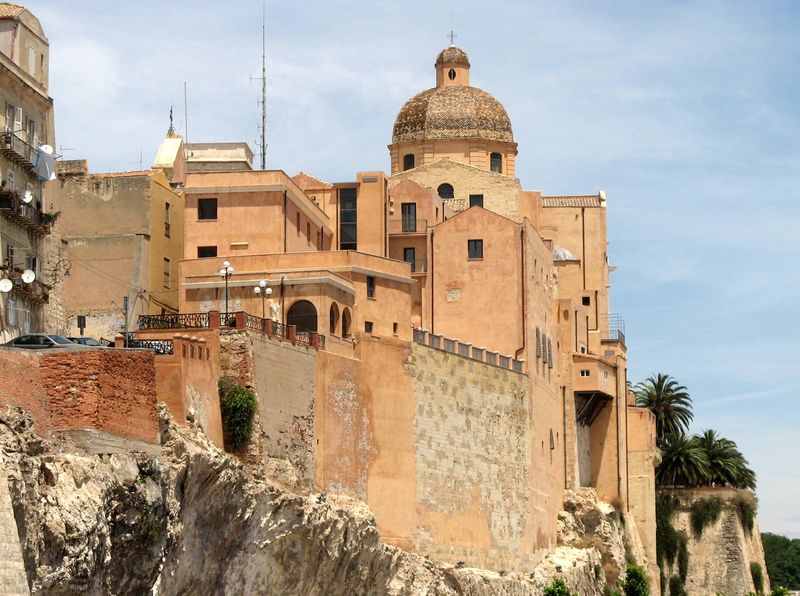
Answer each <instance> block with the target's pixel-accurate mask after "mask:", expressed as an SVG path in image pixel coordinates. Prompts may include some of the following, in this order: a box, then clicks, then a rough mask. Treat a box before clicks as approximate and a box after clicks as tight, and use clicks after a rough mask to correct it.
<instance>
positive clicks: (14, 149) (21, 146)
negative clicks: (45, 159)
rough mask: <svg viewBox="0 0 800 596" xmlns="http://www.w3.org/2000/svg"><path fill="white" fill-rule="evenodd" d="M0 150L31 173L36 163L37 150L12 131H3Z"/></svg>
mask: <svg viewBox="0 0 800 596" xmlns="http://www.w3.org/2000/svg"><path fill="white" fill-rule="evenodd" d="M0 151H2V153H3V156H5V157H6V158H7V159H8V160H9V161H12V162H14V163H15V164H17V165H20V166H22V167H24V168H25V169H26V170H28V171H29V172H30V173H31V174H33V169H34V166H35V164H36V155H37V150H36V148H35V147H33V146H32V145H29V144H28V143H26V142H25V141H23V140H22V139H21V138H20V137H18V136H17V135H16V134H14V133H12V132H6V133H3V140H2V142H0Z"/></svg>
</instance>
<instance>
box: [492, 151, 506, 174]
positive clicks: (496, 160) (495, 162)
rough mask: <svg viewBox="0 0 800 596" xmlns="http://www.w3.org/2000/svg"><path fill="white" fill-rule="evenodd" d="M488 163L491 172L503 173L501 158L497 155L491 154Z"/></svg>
mask: <svg viewBox="0 0 800 596" xmlns="http://www.w3.org/2000/svg"><path fill="white" fill-rule="evenodd" d="M489 163H490V169H491V170H492V172H497V173H498V174H502V173H503V156H502V155H500V154H499V153H492V154H491V155H490V156H489Z"/></svg>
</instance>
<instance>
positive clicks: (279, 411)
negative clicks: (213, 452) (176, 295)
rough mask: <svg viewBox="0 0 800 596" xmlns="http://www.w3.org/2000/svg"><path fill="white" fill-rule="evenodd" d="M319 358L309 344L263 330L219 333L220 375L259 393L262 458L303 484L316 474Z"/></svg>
mask: <svg viewBox="0 0 800 596" xmlns="http://www.w3.org/2000/svg"><path fill="white" fill-rule="evenodd" d="M316 357H317V354H316V351H315V350H313V349H311V348H309V347H305V346H295V345H292V344H291V343H289V342H281V341H278V340H277V339H274V338H273V339H268V338H266V337H265V336H263V335H261V334H258V333H253V334H251V333H249V332H246V331H223V332H222V333H221V334H220V377H221V378H224V379H227V380H229V381H230V382H233V383H236V384H238V385H242V386H243V387H248V388H250V389H252V390H253V391H255V393H256V396H257V398H258V415H257V424H258V427H259V433H258V438H259V445H253V448H254V449H255V450H257V451H258V452H259V453H258V455H257V457H259V458H263V459H264V463H265V464H266V465H267V467H268V469H270V470H272V471H279V470H280V475H281V477H282V479H283V480H284V481H286V482H287V483H288V484H291V485H294V486H296V487H297V488H303V489H310V488H311V487H312V486H313V479H314V457H313V445H314V442H313V441H314V430H313V427H314V393H315V374H316ZM271 460H276V461H271ZM287 464H288V467H287Z"/></svg>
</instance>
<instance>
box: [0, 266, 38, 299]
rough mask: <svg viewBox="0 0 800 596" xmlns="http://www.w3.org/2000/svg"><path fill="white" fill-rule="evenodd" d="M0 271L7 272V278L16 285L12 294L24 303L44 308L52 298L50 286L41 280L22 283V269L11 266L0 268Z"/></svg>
mask: <svg viewBox="0 0 800 596" xmlns="http://www.w3.org/2000/svg"><path fill="white" fill-rule="evenodd" d="M0 270H2V271H3V272H5V277H6V278H8V279H10V280H11V283H12V284H14V285H13V287H12V289H11V293H12V294H13V295H14V296H15V297H16V298H19V299H20V300H22V301H23V302H24V303H26V304H29V305H33V306H42V305H44V304H45V303H46V302H47V301H48V299H49V298H50V286H48V285H47V284H46V283H44V282H42V281H41V280H39V279H35V280H34V281H32V282H31V283H25V282H24V281H22V272H23V271H24V269H23V268H22V267H15V266H11V265H3V266H0Z"/></svg>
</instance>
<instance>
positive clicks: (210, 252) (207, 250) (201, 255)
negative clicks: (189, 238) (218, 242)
mask: <svg viewBox="0 0 800 596" xmlns="http://www.w3.org/2000/svg"><path fill="white" fill-rule="evenodd" d="M216 256H217V247H216V246H198V247H197V258H198V259H207V258H208V257H216Z"/></svg>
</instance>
